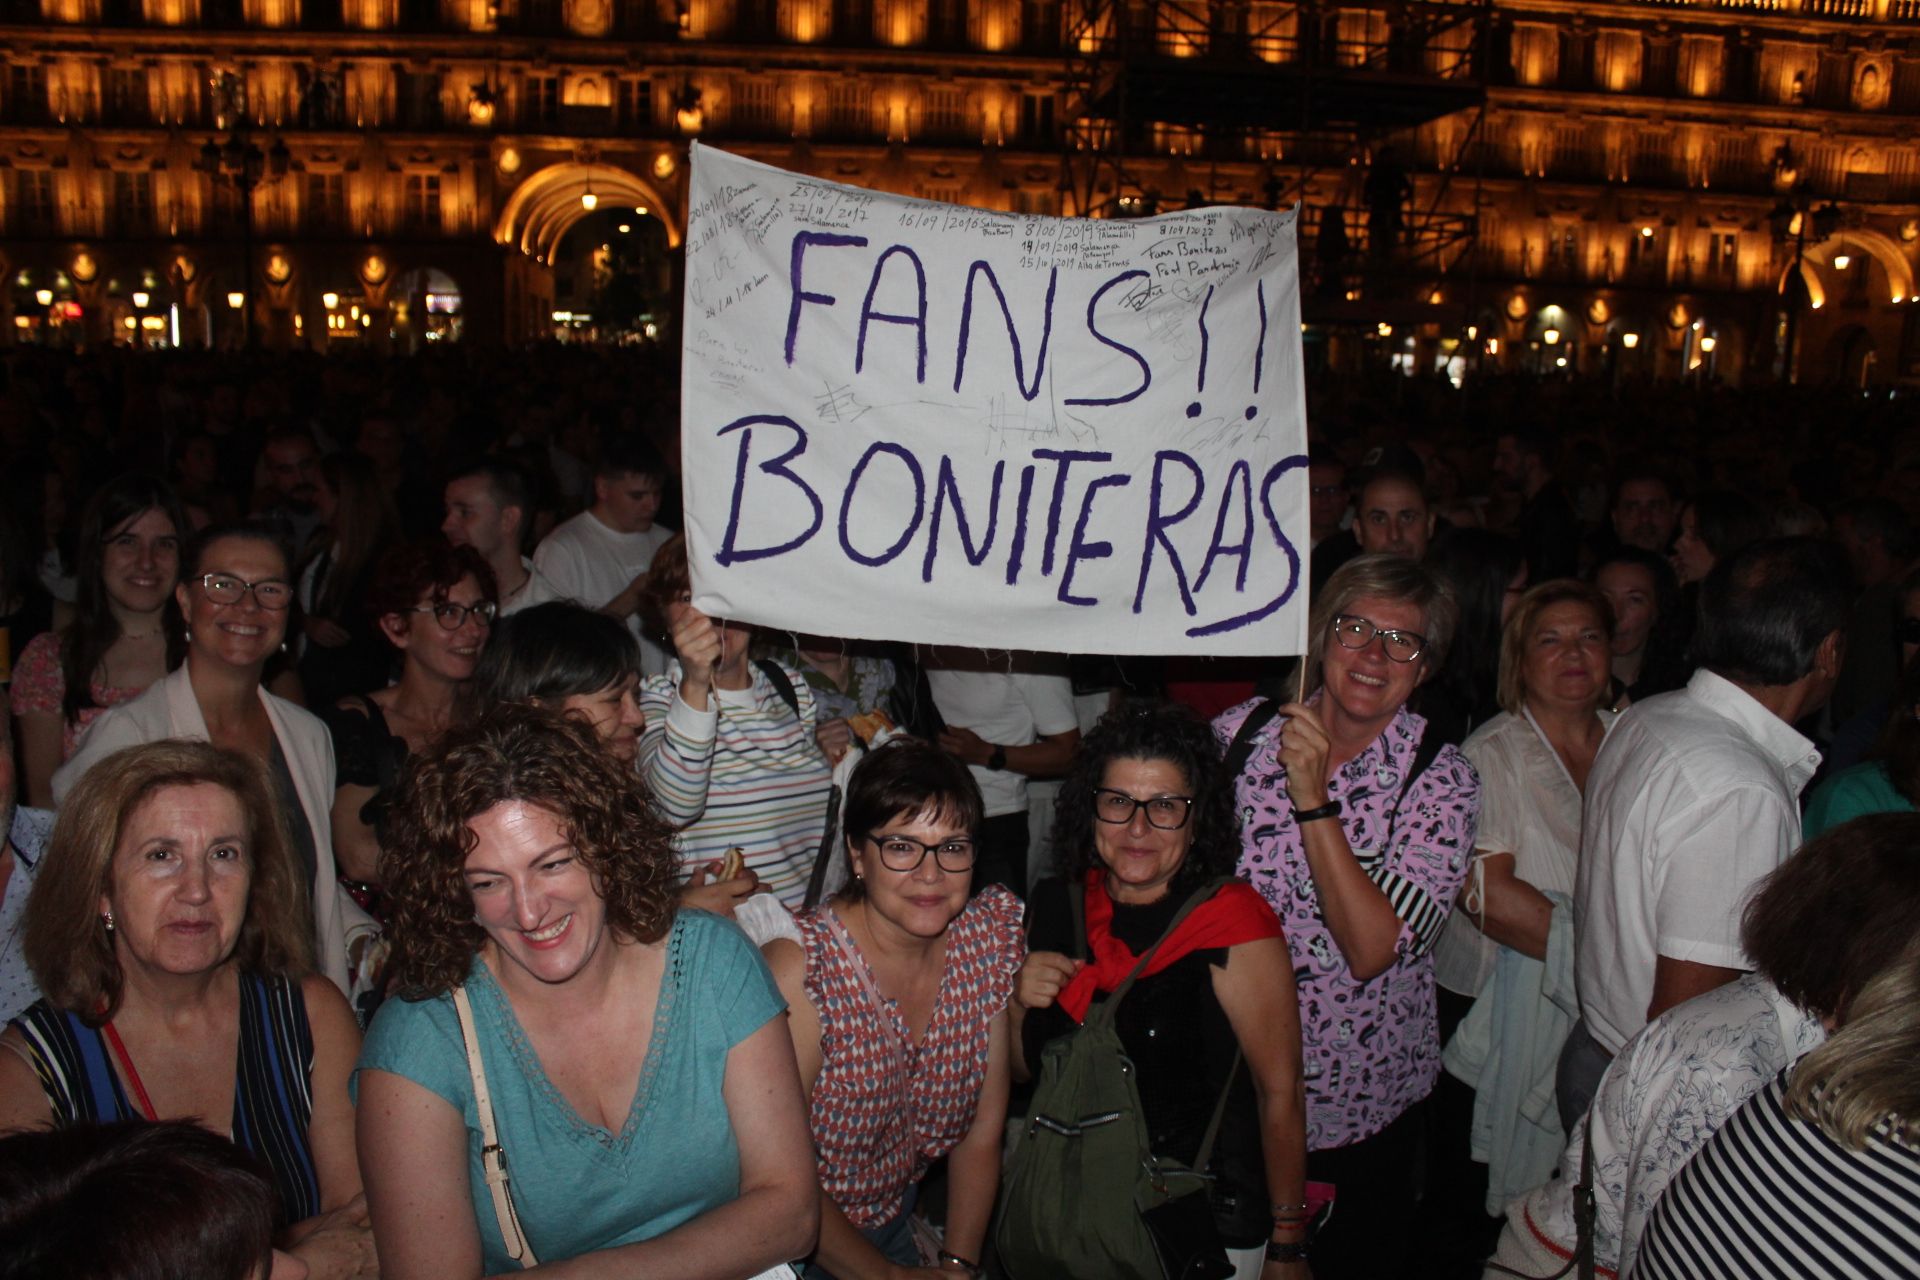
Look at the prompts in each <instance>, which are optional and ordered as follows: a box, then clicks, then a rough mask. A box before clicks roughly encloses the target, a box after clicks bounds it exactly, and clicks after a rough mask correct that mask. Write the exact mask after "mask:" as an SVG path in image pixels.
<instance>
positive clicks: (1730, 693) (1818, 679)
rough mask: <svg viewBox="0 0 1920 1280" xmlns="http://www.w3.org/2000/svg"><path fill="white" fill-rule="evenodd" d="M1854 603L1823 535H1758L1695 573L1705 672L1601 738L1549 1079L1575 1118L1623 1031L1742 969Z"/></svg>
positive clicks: (1785, 841)
mask: <svg viewBox="0 0 1920 1280" xmlns="http://www.w3.org/2000/svg"><path fill="white" fill-rule="evenodd" d="M1847 606H1848V592H1847V584H1846V570H1845V566H1844V564H1843V563H1842V562H1841V558H1840V555H1839V552H1838V550H1837V549H1836V548H1834V547H1833V546H1832V545H1831V544H1828V543H1823V542H1818V541H1815V540H1814V539H1811V538H1775V539H1768V540H1764V541H1761V542H1756V543H1752V544H1750V545H1749V546H1747V547H1745V548H1743V549H1742V550H1741V551H1739V552H1737V553H1735V554H1734V555H1733V556H1731V557H1729V558H1727V559H1726V560H1723V561H1721V562H1720V563H1719V564H1718V565H1716V566H1715V567H1714V570H1713V572H1712V573H1711V574H1709V575H1708V577H1707V579H1706V581H1705V583H1704V584H1703V586H1702V589H1701V598H1700V623H1699V629H1698V631H1697V632H1696V633H1695V646H1696V653H1697V655H1698V657H1699V659H1700V663H1701V670H1699V671H1698V672H1696V673H1695V674H1694V677H1693V679H1692V680H1691V681H1690V682H1688V684H1687V687H1686V688H1685V689H1682V690H1678V691H1676V692H1674V693H1669V694H1662V695H1660V696H1659V697H1655V698H1649V699H1647V700H1646V701H1645V702H1639V703H1635V704H1634V705H1633V706H1632V707H1631V708H1629V709H1628V710H1627V712H1626V713H1625V714H1624V715H1622V716H1621V718H1620V720H1619V721H1618V722H1617V723H1616V724H1615V726H1614V728H1613V731H1612V732H1611V733H1609V734H1608V735H1607V740H1606V742H1605V743H1604V744H1603V745H1602V746H1601V748H1600V754H1599V755H1598V757H1596V759H1595V760H1594V764H1593V772H1592V774H1591V775H1590V776H1589V777H1588V779H1587V795H1586V809H1585V821H1584V829H1583V830H1582V833H1581V839H1580V862H1579V872H1578V879H1577V882H1576V886H1575V892H1574V908H1573V910H1574V925H1575V929H1574V937H1575V940H1576V942H1575V945H1576V947H1577V948H1578V950H1577V955H1576V960H1575V965H1574V974H1575V985H1576V987H1577V989H1578V992H1579V997H1580V1021H1579V1022H1578V1023H1576V1024H1575V1025H1574V1029H1573V1034H1572V1035H1571V1036H1570V1037H1569V1038H1568V1040H1567V1045H1566V1048H1565V1049H1564V1050H1563V1051H1562V1053H1561V1056H1560V1072H1559V1078H1558V1086H1559V1088H1558V1093H1559V1102H1560V1115H1561V1119H1562V1121H1563V1122H1564V1123H1565V1124H1566V1125H1567V1126H1568V1127H1569V1128H1571V1127H1572V1126H1573V1125H1574V1124H1575V1123H1576V1122H1577V1121H1578V1120H1579V1117H1580V1116H1581V1114H1582V1113H1583V1112H1584V1111H1585V1110H1586V1107H1587V1104H1588V1103H1589V1102H1590V1101H1591V1100H1592V1097H1593V1091H1594V1089H1595V1088H1596V1087H1597V1086H1598V1084H1599V1080H1600V1076H1601V1073H1602V1072H1604V1071H1605V1069H1606V1065H1607V1063H1608V1062H1609V1061H1611V1060H1612V1057H1613V1055H1614V1054H1616V1053H1618V1052H1619V1051H1620V1048H1621V1046H1622V1045H1624V1044H1625V1043H1626V1042H1627V1040H1628V1039H1629V1038H1631V1037H1632V1036H1633V1035H1634V1034H1635V1033H1636V1032H1638V1031H1639V1030H1640V1029H1641V1028H1642V1027H1644V1026H1646V1024H1647V1023H1648V1022H1649V1021H1651V1020H1652V1019H1653V1018H1655V1017H1658V1016H1659V1015H1660V1014H1661V1013H1663V1012H1665V1011H1666V1010H1668V1009H1671V1008H1672V1007H1673V1006H1674V1005H1677V1004H1679V1003H1681V1002H1682V1001H1684V1000H1689V999H1691V998H1692V997H1694V996H1697V995H1699V994H1701V993H1702V992H1705V991H1710V990H1712V989H1713V988H1715V987H1718V986H1721V985H1723V984H1725V983H1728V982H1731V981H1732V980H1733V979H1734V978H1736V977H1738V976H1739V975H1740V974H1741V972H1742V971H1743V970H1745V969H1747V968H1748V967H1750V966H1748V964H1747V961H1746V957H1745V954H1744V953H1743V952H1742V951H1741V949H1740V913H1741V909H1742V908H1743V907H1744V905H1745V901H1746V897H1747V894H1748V891H1749V890H1750V889H1751V888H1752V886H1753V884H1754V883H1755V882H1756V881H1757V880H1759V879H1760V878H1761V877H1762V876H1764V875H1766V874H1767V873H1768V872H1770V871H1772V870H1773V869H1774V867H1776V866H1778V865H1779V864H1780V862H1781V861H1782V860H1783V859H1784V858H1785V857H1786V856H1787V855H1788V854H1789V853H1791V852H1792V851H1793V849H1794V847H1795V846H1796V845H1798V844H1799V843H1800V807H1799V796H1800V790H1801V788H1802V787H1804V786H1805V785H1806V783H1807V780H1808V779H1809V778H1811V777H1812V776H1813V772H1814V770H1815V769H1816V768H1817V767H1818V766H1819V764H1820V753H1819V752H1818V751H1816V750H1815V749H1814V746H1813V743H1811V742H1809V741H1808V740H1807V739H1806V738H1804V737H1802V736H1801V735H1800V734H1799V733H1798V732H1796V731H1795V729H1794V728H1793V726H1794V724H1795V722H1797V721H1799V720H1800V719H1801V718H1802V717H1804V716H1807V715H1810V714H1812V713H1813V712H1815V711H1818V710H1819V709H1820V707H1821V705H1822V704H1824V703H1825V702H1826V700H1827V698H1828V696H1829V695H1830V694H1831V693H1832V691H1833V686H1834V682H1835V680H1837V679H1838V678H1839V675H1840V667H1841V663H1842V660H1843V658H1844V656H1845V653H1846V640H1845V635H1844V628H1845V626H1846V621H1847Z"/></svg>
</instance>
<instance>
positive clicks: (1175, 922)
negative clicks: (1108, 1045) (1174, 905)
mask: <svg viewBox="0 0 1920 1280" xmlns="http://www.w3.org/2000/svg"><path fill="white" fill-rule="evenodd" d="M1232 879H1233V877H1232V876H1221V877H1220V878H1219V879H1217V880H1212V881H1209V882H1208V883H1206V884H1203V885H1201V886H1200V887H1199V888H1198V889H1195V890H1194V891H1193V895H1192V896H1191V897H1189V898H1188V899H1187V900H1186V901H1185V902H1184V903H1182V904H1181V905H1180V910H1179V911H1177V912H1175V913H1174V917H1173V919H1172V920H1169V921H1168V922H1167V927H1166V928H1165V929H1164V930H1163V931H1161V934H1160V936H1159V937H1158V938H1155V939H1154V941H1153V945H1152V946H1150V947H1148V948H1147V954H1145V955H1143V956H1141V957H1140V963H1138V964H1136V965H1134V966H1133V972H1132V973H1129V974H1128V975H1127V978H1126V981H1124V982H1122V983H1121V984H1120V985H1119V986H1117V987H1115V988H1114V989H1113V994H1112V995H1110V996H1108V997H1107V999H1106V1003H1105V1004H1103V1005H1102V1006H1101V1007H1102V1008H1104V1009H1107V1010H1108V1011H1109V1012H1108V1014H1107V1016H1108V1017H1112V1016H1113V1014H1112V1012H1111V1011H1112V1010H1114V1009H1117V1008H1118V1007H1119V1006H1120V1001H1121V1000H1122V999H1124V998H1125V997H1126V994H1127V992H1129V991H1131V990H1133V983H1134V980H1135V979H1136V978H1138V977H1139V976H1140V975H1141V974H1142V973H1145V972H1146V969H1147V966H1148V965H1149V964H1151V963H1152V962H1153V957H1154V955H1155V953H1157V952H1158V951H1159V950H1160V944H1161V943H1163V942H1165V941H1166V940H1167V939H1168V938H1171V937H1172V936H1173V934H1174V931H1175V930H1176V929H1178V928H1179V927H1180V926H1181V924H1182V923H1184V922H1185V920H1186V918H1187V917H1188V916H1190V915H1192V914H1193V913H1194V911H1195V910H1196V909H1197V908H1198V907H1199V906H1200V904H1201V903H1203V902H1205V901H1206V900H1207V899H1208V898H1211V897H1212V896H1213V895H1214V894H1216V893H1218V892H1219V891H1220V888H1221V886H1222V885H1225V884H1226V883H1228V882H1229V881H1230V880H1232Z"/></svg>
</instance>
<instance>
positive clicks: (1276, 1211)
mask: <svg viewBox="0 0 1920 1280" xmlns="http://www.w3.org/2000/svg"><path fill="white" fill-rule="evenodd" d="M1272 1209H1273V1216H1274V1217H1276V1218H1304V1217H1306V1216H1307V1202H1306V1201H1305V1200H1302V1201H1301V1202H1300V1203H1299V1204H1276V1205H1274V1206H1272Z"/></svg>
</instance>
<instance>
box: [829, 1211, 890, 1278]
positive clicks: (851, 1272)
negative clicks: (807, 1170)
mask: <svg viewBox="0 0 1920 1280" xmlns="http://www.w3.org/2000/svg"><path fill="white" fill-rule="evenodd" d="M814 1261H815V1263H817V1264H818V1265H819V1266H820V1267H822V1268H823V1269H825V1270H827V1271H830V1272H832V1273H833V1275H834V1277H835V1280H887V1276H888V1274H889V1273H890V1272H891V1271H892V1269H893V1264H892V1263H891V1262H889V1261H888V1260H887V1259H886V1257H885V1256H884V1255H882V1254H881V1252H880V1251H879V1250H878V1249H876V1248H874V1247H873V1244H872V1242H871V1241H869V1240H868V1239H867V1238H866V1237H865V1236H863V1235H861V1234H860V1229H859V1228H858V1227H856V1226H854V1225H853V1224H852V1223H851V1222H849V1221H847V1215H846V1212H845V1211H844V1210H842V1209H841V1208H840V1206H839V1205H838V1204H836V1203H835V1202H834V1199H833V1197H832V1196H830V1195H828V1194H827V1193H826V1192H825V1191H822V1192H821V1193H820V1251H819V1252H818V1253H816V1254H815V1255H814Z"/></svg>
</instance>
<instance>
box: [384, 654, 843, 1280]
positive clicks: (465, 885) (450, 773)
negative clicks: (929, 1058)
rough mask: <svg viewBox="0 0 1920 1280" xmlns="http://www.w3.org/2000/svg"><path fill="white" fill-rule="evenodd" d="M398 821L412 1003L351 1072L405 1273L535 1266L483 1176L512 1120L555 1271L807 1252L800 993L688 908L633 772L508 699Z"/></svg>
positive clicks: (399, 944) (705, 1271)
mask: <svg viewBox="0 0 1920 1280" xmlns="http://www.w3.org/2000/svg"><path fill="white" fill-rule="evenodd" d="M616 625H617V624H616ZM391 820H392V826H391V837H390V840H389V843H388V845H387V850H386V854H387V857H386V861H385V863H384V867H385V870H386V872H387V890H388V902H389V905H390V910H391V919H392V922H393V933H392V936H393V939H394V952H393V963H392V969H393V981H394V989H395V993H396V996H397V997H398V998H395V999H389V1000H388V1001H387V1002H386V1004H385V1005H383V1006H382V1007H381V1010H380V1013H379V1015H378V1016H377V1017H376V1018H375V1020H374V1024H373V1027H372V1029H371V1030H370V1031H369V1032H368V1035H367V1044H366V1049H365V1051H364V1052H363V1053H362V1055H361V1059H360V1065H359V1068H358V1070H357V1071H356V1073H355V1085H356V1087H357V1089H358V1100H359V1104H360V1108H361V1111H360V1114H361V1115H362V1116H363V1117H364V1121H365V1122H364V1124H363V1125H362V1126H361V1130H360V1137H361V1141H362V1142H363V1143H364V1144H365V1160H364V1166H363V1167H364V1172H365V1175H366V1180H367V1195H368V1201H369V1206H370V1209H371V1212H372V1217H373V1229H374V1234H375V1236H376V1238H377V1239H378V1241H379V1244H380V1263H381V1275H382V1276H383V1277H384V1278H385V1280H414V1278H415V1277H432V1278H433V1280H443V1278H445V1280H473V1278H475V1277H478V1276H481V1275H497V1274H500V1273H502V1272H506V1271H511V1270H513V1269H514V1268H515V1266H516V1263H515V1261H514V1256H513V1255H512V1254H511V1253H510V1252H509V1249H508V1245H507V1242H506V1240H505V1238H504V1237H503V1235H502V1230H501V1225H500V1221H501V1220H500V1217H499V1216H498V1215H497V1214H496V1211H495V1200H494V1196H493V1193H492V1191H491V1189H490V1187H489V1184H488V1182H487V1181H486V1179H485V1178H484V1177H483V1176H482V1174H481V1170H482V1169H483V1167H484V1165H483V1161H484V1159H485V1158H484V1157H483V1155H482V1147H483V1145H485V1144H486V1143H487V1141H488V1138H487V1137H486V1136H485V1135H487V1134H488V1133H490V1132H493V1127H494V1125H496V1124H497V1133H498V1143H499V1145H500V1147H501V1148H503V1149H504V1150H505V1152H506V1153H507V1154H506V1160H507V1163H508V1167H509V1169H510V1172H511V1174H512V1197H513V1204H514V1208H515V1210H516V1212H517V1218H518V1223H519V1226H520V1227H521V1228H522V1229H523V1230H524V1233H525V1238H526V1241H527V1243H528V1244H529V1245H530V1246H531V1248H532V1250H533V1256H534V1257H536V1258H538V1259H540V1260H541V1262H542V1263H543V1264H544V1263H553V1262H561V1261H565V1260H567V1259H572V1258H584V1257H586V1256H587V1255H593V1256H594V1257H595V1259H596V1261H598V1262H599V1263H601V1264H602V1265H603V1266H606V1267H608V1268H613V1267H619V1268H622V1269H623V1270H622V1272H621V1273H622V1274H660V1275H672V1276H676V1277H687V1278H689V1280H707V1278H710V1280H720V1277H728V1276H731V1277H738V1276H743V1275H750V1274H753V1273H754V1272H757V1271H760V1270H762V1269H764V1268H767V1267H769V1266H772V1265H773V1264H775V1263H779V1262H781V1261H784V1260H785V1259H789V1258H793V1257H798V1256H800V1255H803V1254H805V1253H806V1252H807V1251H808V1250H809V1249H811V1248H812V1245H813V1238H814V1232H815V1229H816V1225H817V1221H818V1218H817V1215H818V1207H817V1201H816V1197H817V1192H816V1190H815V1187H814V1183H813V1178H812V1170H811V1167H810V1151H809V1148H808V1143H807V1132H806V1122H805V1117H804V1114H803V1112H802V1109H801V1100H800V1090H799V1084H798V1080H797V1078H796V1075H795V1071H794V1065H793V1049H792V1045H791V1042H790V1041H789V1040H788V1037H787V1033H786V1028H785V1027H784V1025H783V1024H782V1023H781V1021H780V1019H779V1017H778V1014H779V1013H780V1011H781V1008H782V1004H781V1000H780V997H779V994H778V992H777V991H776V989H775V988H774V985H773V982H772V980H771V979H770V978H769V977H768V975H767V971H766V968H765V966H764V964H763V963H762V962H761V960H760V957H759V955H758V954H757V953H756V952H755V951H754V950H753V948H752V946H751V944H750V943H748V942H747V940H746V938H745V937H743V936H742V935H741V934H740V932H739V931H738V930H737V929H735V928H734V927H733V926H732V925H730V924H727V923H726V922H724V921H721V920H718V919H716V918H715V917H713V916H710V915H707V914H705V913H703V912H697V911H676V909H675V908H676V904H677V895H676V893H675V886H674V873H673V855H672V852H671V850H670V848H669V846H668V838H669V836H670V832H669V830H668V829H667V827H666V826H665V824H663V823H662V822H661V820H660V819H659V818H658V817H657V816H655V814H654V812H653V808H652V804H651V799H650V797H649V795H648V793H647V789H646V786H645V784H644V783H642V782H641V781H640V779H639V777H638V775H637V774H635V772H634V771H633V769H632V768H631V767H630V766H628V765H627V764H626V763H625V762H623V761H619V760H616V759H615V758H614V757H613V756H611V755H610V754H609V753H608V752H607V751H606V750H604V748H603V747H602V745H601V744H600V742H599V740H598V739H597V738H596V736H595V735H594V732H593V730H592V729H590V728H589V727H587V726H586V725H584V724H581V723H579V722H578V721H576V720H573V719H571V718H568V717H566V716H563V715H559V714H556V713H555V712H554V711H553V710H550V709H543V708H540V707H533V706H525V705H508V706H503V707H499V708H497V709H495V710H494V711H492V712H490V713H489V714H487V715H486V716H485V717H483V718H482V719H480V720H479V721H477V722H475V723H474V724H471V725H468V726H465V727H462V728H458V729H455V730H454V731H452V732H451V733H449V734H448V735H447V736H446V737H445V738H444V739H443V740H442V741H441V742H440V744H439V745H438V746H437V747H436V748H434V749H433V750H432V751H431V752H429V753H428V754H426V755H424V756H419V757H416V758H415V759H414V761H413V763H412V765H410V766H409V768H408V770H407V773H406V775H405V777H404V778H403V779H402V781H401V783H400V786H399V789H398V791H397V792H396V794H395V797H394V802H393V806H392V809H391ZM458 993H464V995H465V997H466V999H467V1000H468V1002H469V1003H470V1006H471V1017H472V1023H471V1025H472V1029H473V1031H472V1034H473V1039H472V1040H471V1041H469V1040H468V1039H467V1037H466V1036H465V1035H464V1034H463V1032H462V1028H461V1022H460V1014H459V1013H457V1012H456V1000H455V997H456V994H458ZM469 1055H474V1057H472V1058H470V1056H469ZM474 1061H477V1062H478V1063H479V1064H481V1065H480V1069H481V1070H482V1071H483V1072H484V1079H485V1080H486V1081H487V1087H488V1093H489V1094H490V1101H488V1102H476V1093H475V1088H474V1075H473V1071H474V1068H473V1067H472V1065H471V1063H472V1062H474ZM483 1106H484V1107H489V1108H490V1111H491V1116H490V1119H489V1121H488V1122H486V1123H483V1121H482V1118H481V1113H480V1110H479V1108H480V1107H483ZM423 1223H434V1224H438V1225H437V1227H436V1229H434V1230H431V1231H428V1230H422V1224H423Z"/></svg>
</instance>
